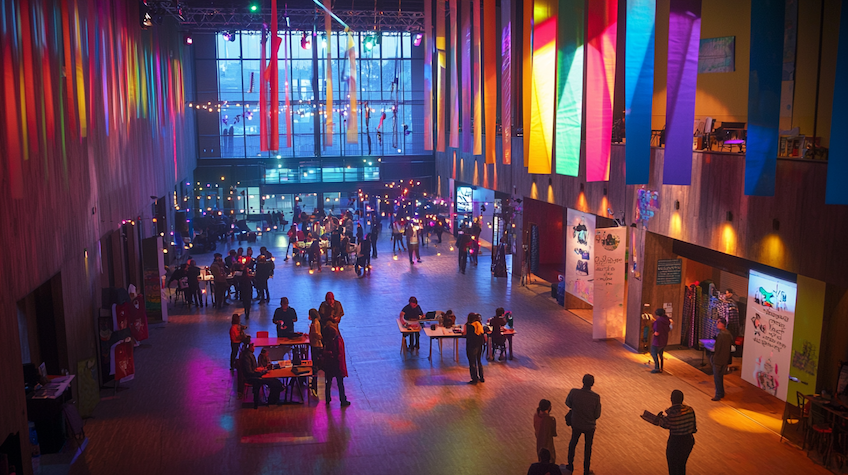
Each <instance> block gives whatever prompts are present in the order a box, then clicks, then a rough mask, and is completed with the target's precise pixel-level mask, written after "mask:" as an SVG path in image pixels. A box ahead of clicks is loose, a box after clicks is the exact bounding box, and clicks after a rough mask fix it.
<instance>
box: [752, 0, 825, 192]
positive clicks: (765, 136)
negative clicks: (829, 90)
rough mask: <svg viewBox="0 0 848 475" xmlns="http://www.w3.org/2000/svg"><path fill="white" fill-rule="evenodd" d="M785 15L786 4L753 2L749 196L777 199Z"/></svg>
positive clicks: (781, 2) (762, 1)
mask: <svg viewBox="0 0 848 475" xmlns="http://www.w3.org/2000/svg"><path fill="white" fill-rule="evenodd" d="M785 12H786V2H785V1H783V0H780V1H778V0H752V2H751V62H750V68H751V73H750V75H749V80H748V136H747V143H746V145H745V194H746V195H749V196H750V195H753V196H774V187H775V180H776V177H777V142H778V140H779V129H780V89H781V87H782V79H783V27H784V23H783V17H784V14H785ZM837 84H838V83H837ZM834 110H835V109H834Z"/></svg>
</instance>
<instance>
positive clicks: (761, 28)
mask: <svg viewBox="0 0 848 475" xmlns="http://www.w3.org/2000/svg"><path fill="white" fill-rule="evenodd" d="M785 10H786V2H785V0H752V1H751V62H750V65H751V66H750V68H751V72H750V75H749V78H748V138H747V139H746V143H745V194H746V195H749V196H774V183H775V176H776V174H777V140H778V132H779V131H778V129H779V127H780V87H781V80H782V78H783V16H784V13H785Z"/></svg>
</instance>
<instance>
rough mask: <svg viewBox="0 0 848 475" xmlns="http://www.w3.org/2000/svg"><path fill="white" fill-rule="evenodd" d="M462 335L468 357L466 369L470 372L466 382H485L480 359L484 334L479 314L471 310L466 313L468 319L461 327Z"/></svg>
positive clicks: (484, 338)
mask: <svg viewBox="0 0 848 475" xmlns="http://www.w3.org/2000/svg"><path fill="white" fill-rule="evenodd" d="M462 335H463V336H464V337H465V356H467V357H468V370H469V372H470V373H471V381H469V382H468V384H477V381H479V382H481V383H485V382H486V380H485V379H484V378H483V362H482V361H481V359H482V356H483V342H484V341H485V340H486V335H485V333H484V332H483V323H482V317H480V314H477V313H473V312H472V313H469V314H468V320H467V321H466V323H465V326H463V327H462Z"/></svg>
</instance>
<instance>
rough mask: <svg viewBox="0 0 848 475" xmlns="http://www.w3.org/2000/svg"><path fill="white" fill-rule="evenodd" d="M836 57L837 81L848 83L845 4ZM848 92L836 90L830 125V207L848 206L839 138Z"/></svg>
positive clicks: (845, 147) (847, 149)
mask: <svg viewBox="0 0 848 475" xmlns="http://www.w3.org/2000/svg"><path fill="white" fill-rule="evenodd" d="M837 48H838V50H837V57H836V81H835V83H834V84H843V85H844V84H848V7H846V6H845V4H844V3H843V5H842V17H841V20H840V23H839V45H838V46H837ZM846 110H848V89H846V88H845V87H844V86H840V87H836V88H834V90H833V115H832V116H831V119H830V120H831V122H830V137H831V138H830V156H831V157H833V158H832V159H830V160H829V161H828V163H827V192H826V194H825V200H824V202H825V203H826V204H829V205H848V186H845V183H846V182H848V160H846V157H848V143H846V142H845V140H842V139H840V138H838V137H841V136H842V134H844V133H845V131H846V130H848V115H846V114H845V111H846Z"/></svg>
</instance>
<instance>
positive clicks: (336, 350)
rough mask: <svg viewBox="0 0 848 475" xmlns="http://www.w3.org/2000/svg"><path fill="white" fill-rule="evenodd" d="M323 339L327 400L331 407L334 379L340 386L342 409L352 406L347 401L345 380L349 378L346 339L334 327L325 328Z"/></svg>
mask: <svg viewBox="0 0 848 475" xmlns="http://www.w3.org/2000/svg"><path fill="white" fill-rule="evenodd" d="M323 337H324V338H323V340H324V354H323V360H324V361H323V365H322V366H323V368H324V378H325V380H324V385H325V387H326V389H325V393H324V395H325V399H326V400H327V404H328V405H329V404H330V401H332V398H331V397H330V396H331V391H332V388H333V378H335V380H336V383H337V384H338V386H339V399H340V400H341V403H342V407H347V406H350V401H348V400H347V396H346V395H345V387H344V378H346V377H347V362H346V361H345V349H344V339H343V338H342V336H341V335H340V334H339V331H338V330H336V327H334V326H327V327H325V328H324V330H323Z"/></svg>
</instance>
